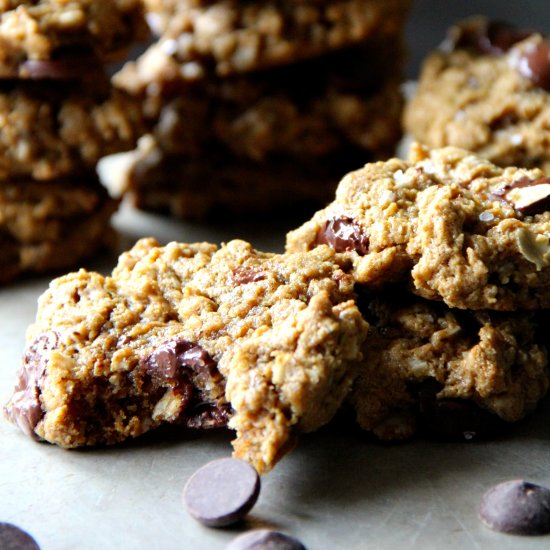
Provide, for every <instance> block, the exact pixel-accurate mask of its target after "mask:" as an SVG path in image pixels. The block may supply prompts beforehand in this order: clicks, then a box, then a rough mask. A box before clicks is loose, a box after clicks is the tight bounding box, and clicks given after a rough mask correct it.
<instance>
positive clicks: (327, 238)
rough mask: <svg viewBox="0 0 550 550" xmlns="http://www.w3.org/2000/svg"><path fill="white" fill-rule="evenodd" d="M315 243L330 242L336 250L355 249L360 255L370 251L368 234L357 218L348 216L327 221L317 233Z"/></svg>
mask: <svg viewBox="0 0 550 550" xmlns="http://www.w3.org/2000/svg"><path fill="white" fill-rule="evenodd" d="M315 244H317V245H319V244H328V245H329V246H331V247H332V248H334V250H336V252H351V251H353V252H357V254H359V255H360V256H364V255H365V254H368V252H369V238H368V236H367V235H366V234H365V232H364V231H363V229H362V228H361V226H360V225H359V224H358V223H357V222H356V221H355V220H353V219H352V218H349V217H347V216H342V217H341V218H334V219H332V220H328V221H326V222H325V223H324V224H323V226H322V227H321V229H319V232H318V233H317V239H316V242H315Z"/></svg>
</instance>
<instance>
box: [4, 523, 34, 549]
mask: <svg viewBox="0 0 550 550" xmlns="http://www.w3.org/2000/svg"><path fill="white" fill-rule="evenodd" d="M0 548H1V549H2V550H40V547H39V546H38V544H37V543H36V541H35V540H34V539H33V538H32V537H31V536H30V535H29V534H28V533H26V532H25V531H23V530H22V529H20V528H19V527H16V526H15V525H12V524H11V523H0Z"/></svg>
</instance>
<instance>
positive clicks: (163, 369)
mask: <svg viewBox="0 0 550 550" xmlns="http://www.w3.org/2000/svg"><path fill="white" fill-rule="evenodd" d="M144 365H145V370H146V372H147V374H148V375H149V376H150V377H151V378H152V379H153V381H154V382H155V383H156V384H158V385H164V384H168V385H174V384H175V381H176V380H177V379H178V378H179V377H180V376H181V372H180V371H181V370H182V369H184V368H190V369H192V370H193V371H195V372H196V373H198V374H199V375H200V376H203V377H205V378H211V377H212V376H214V375H215V373H217V365H216V362H215V361H214V359H213V358H212V357H211V356H210V354H209V353H208V352H207V351H206V350H205V349H204V348H202V347H201V346H199V345H197V344H193V343H192V342H188V341H187V340H177V341H171V342H167V343H165V344H163V345H161V346H159V347H158V348H157V349H156V350H155V351H154V352H153V353H151V355H149V357H148V358H147V359H146V361H145V362H144Z"/></svg>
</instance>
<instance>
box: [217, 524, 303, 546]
mask: <svg viewBox="0 0 550 550" xmlns="http://www.w3.org/2000/svg"><path fill="white" fill-rule="evenodd" d="M226 550H306V548H305V546H304V545H303V544H302V543H301V542H300V541H299V540H298V539H295V538H294V537H291V536H290V535H285V534H284V533H281V532H279V531H272V530H270V529H256V530H254V531H250V532H248V533H244V534H243V535H240V536H238V537H237V538H236V539H233V540H232V541H231V542H230V543H229V545H228V546H227V548H226Z"/></svg>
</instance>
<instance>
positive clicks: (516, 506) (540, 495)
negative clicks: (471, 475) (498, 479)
mask: <svg viewBox="0 0 550 550" xmlns="http://www.w3.org/2000/svg"><path fill="white" fill-rule="evenodd" d="M479 518H480V519H481V521H482V522H483V523H484V524H485V525H487V527H489V528H491V529H493V530H494V531H499V532H501V533H509V534H511V535H544V534H546V533H550V489H548V488H547V487H542V486H540V485H535V484H533V483H529V482H527V481H523V480H512V481H505V482H503V483H499V484H498V485H495V486H494V487H493V488H491V489H489V490H488V491H487V492H486V493H485V494H484V495H483V498H482V499H481V506H480V508H479Z"/></svg>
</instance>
